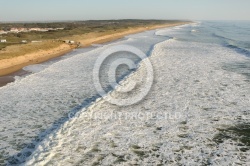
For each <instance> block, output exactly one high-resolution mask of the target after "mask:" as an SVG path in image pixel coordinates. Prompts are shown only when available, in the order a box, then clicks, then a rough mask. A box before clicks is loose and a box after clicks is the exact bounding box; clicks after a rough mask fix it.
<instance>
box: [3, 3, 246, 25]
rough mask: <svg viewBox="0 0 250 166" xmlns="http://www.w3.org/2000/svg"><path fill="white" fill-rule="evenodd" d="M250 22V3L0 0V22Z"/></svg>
mask: <svg viewBox="0 0 250 166" xmlns="http://www.w3.org/2000/svg"><path fill="white" fill-rule="evenodd" d="M108 19H185V20H250V0H0V21H57V20H108Z"/></svg>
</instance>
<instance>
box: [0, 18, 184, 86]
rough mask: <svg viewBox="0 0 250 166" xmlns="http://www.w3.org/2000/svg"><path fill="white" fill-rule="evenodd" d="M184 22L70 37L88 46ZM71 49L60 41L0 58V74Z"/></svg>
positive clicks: (56, 55)
mask: <svg viewBox="0 0 250 166" xmlns="http://www.w3.org/2000/svg"><path fill="white" fill-rule="evenodd" d="M185 23H186V22H183V23H175V24H165V25H156V26H151V27H138V28H133V29H132V28H131V29H129V30H127V29H126V30H119V31H113V32H108V33H106V34H105V33H104V34H96V33H95V32H93V33H88V34H86V35H75V36H72V39H74V40H75V41H78V42H80V43H81V47H89V46H91V45H92V44H101V43H106V42H110V41H113V40H117V39H120V38H123V37H124V36H126V35H130V34H135V33H139V32H143V31H147V30H153V29H158V28H166V27H172V26H177V25H182V24H185ZM7 49H8V48H7ZM73 49H75V47H74V46H70V45H68V44H64V43H62V44H60V45H59V46H58V47H55V48H53V49H49V50H43V49H40V50H38V51H36V52H32V53H28V54H25V55H23V56H17V57H14V58H10V59H1V60H0V76H7V75H9V74H11V73H13V72H16V71H18V70H20V69H22V68H23V67H25V66H28V65H32V64H38V63H42V62H45V61H48V60H50V59H52V58H55V57H59V56H62V55H64V54H65V53H67V52H70V51H72V50H73ZM0 55H1V51H0ZM6 78H7V77H6ZM8 80H10V79H8ZM11 80H12V79H11ZM6 81H7V80H5V79H4V78H2V82H4V83H6ZM7 82H8V81H7Z"/></svg>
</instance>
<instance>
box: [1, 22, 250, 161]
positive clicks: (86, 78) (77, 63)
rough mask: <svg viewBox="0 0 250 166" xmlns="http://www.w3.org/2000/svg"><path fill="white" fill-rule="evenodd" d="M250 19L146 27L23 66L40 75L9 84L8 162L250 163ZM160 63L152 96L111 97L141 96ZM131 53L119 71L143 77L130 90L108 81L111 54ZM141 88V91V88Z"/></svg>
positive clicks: (4, 153) (4, 96)
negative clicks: (124, 101) (123, 102)
mask: <svg viewBox="0 0 250 166" xmlns="http://www.w3.org/2000/svg"><path fill="white" fill-rule="evenodd" d="M249 39H250V22H247V21H235V22H232V21H200V22H195V23H192V24H187V25H182V26H178V27H172V28H166V29H159V30H152V31H147V32H143V33H139V34H134V35H129V36H126V37H125V38H124V39H122V40H119V41H115V42H110V43H107V44H103V45H94V46H93V47H91V48H88V49H78V50H75V52H74V53H71V55H69V56H66V57H65V58H62V59H60V60H58V61H55V62H53V63H49V62H48V63H46V64H40V65H32V66H28V67H26V68H24V70H27V71H29V72H32V74H30V75H28V76H25V77H16V81H15V82H13V83H10V84H7V85H6V86H4V87H1V88H0V100H1V105H0V121H1V123H0V165H1V164H4V163H5V164H7V165H20V164H23V165H46V164H48V165H77V164H78V165H94V164H97V165H98V164H100V165H112V164H113V165H122V164H123V165H129V164H132V165H133V164H139V165H157V164H163V165H176V164H181V165H229V164H232V163H234V164H243V165H247V164H249V163H250V132H249V131H250V123H249V120H250V119H249V118H250V117H249V114H250V109H249V108H250V86H249V85H250V84H249V82H250V59H249V58H250V40H249ZM119 45H127V46H133V47H134V48H136V49H139V50H140V51H142V52H143V53H144V54H145V55H146V56H148V58H147V59H149V61H150V62H151V64H152V67H153V76H154V79H153V84H152V87H150V90H149V92H148V94H147V95H145V96H144V97H143V99H142V100H141V101H139V102H137V103H135V104H133V105H129V106H118V105H114V104H112V103H110V102H108V101H111V99H112V98H129V97H131V96H134V95H136V93H137V92H138V91H142V90H141V89H140V88H141V87H143V85H142V84H144V83H145V80H147V77H145V75H144V74H145V72H146V69H147V66H146V67H145V65H143V64H142V61H143V60H142V61H141V59H140V58H138V57H137V56H136V55H134V54H131V53H128V52H124V51H123V52H120V53H114V54H112V55H111V56H110V59H108V60H107V61H105V63H104V65H103V66H102V68H101V71H100V75H99V76H100V82H101V86H102V87H103V88H104V89H105V91H106V92H107V95H106V96H105V97H104V98H105V99H103V98H102V97H101V95H100V94H99V93H98V92H97V90H96V87H95V86H94V85H95V81H94V80H93V70H94V67H95V63H96V61H97V60H98V58H99V57H100V55H101V54H102V53H103V52H104V51H105V50H109V48H110V47H115V46H119ZM124 58H128V59H130V60H131V61H133V62H135V63H136V64H137V65H138V68H136V69H133V70H130V69H129V68H128V67H126V66H121V67H120V68H119V69H118V70H117V72H116V78H117V79H119V80H120V81H121V84H122V82H124V84H130V83H131V82H133V81H137V85H136V87H137V88H136V90H137V91H136V90H135V91H132V92H131V93H126V94H123V95H121V92H120V91H119V89H116V88H112V86H111V85H110V82H109V75H108V73H109V67H110V65H109V63H110V62H112V61H114V60H116V59H124ZM138 89H139V90H138Z"/></svg>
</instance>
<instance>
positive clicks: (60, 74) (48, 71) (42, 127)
mask: <svg viewBox="0 0 250 166" xmlns="http://www.w3.org/2000/svg"><path fill="white" fill-rule="evenodd" d="M153 34H154V32H146V33H145V34H141V35H143V36H144V37H143V38H141V37H138V38H137V37H133V36H131V37H130V38H129V39H128V40H124V41H119V42H116V43H111V44H110V45H116V44H118V45H119V44H129V45H133V46H136V47H137V48H138V49H140V50H142V51H143V52H144V53H148V52H149V51H150V49H151V47H152V46H153V45H154V44H155V43H158V42H160V41H163V40H165V38H164V39H163V38H160V39H159V38H158V37H154V36H153ZM150 35H151V38H150V40H148V38H149V37H150ZM135 36H137V35H135ZM146 36H148V37H146ZM130 39H131V40H130ZM108 47H109V45H105V46H103V47H98V48H95V49H93V48H92V50H91V51H88V52H85V51H82V50H76V51H75V52H76V53H78V55H74V56H72V57H68V58H66V59H64V60H61V61H59V62H55V63H54V62H53V64H51V63H49V62H48V64H44V65H45V66H47V67H45V68H44V66H43V65H35V66H28V67H26V68H25V69H26V70H28V71H32V72H34V74H32V75H29V76H27V77H25V78H21V77H20V78H17V80H16V81H15V82H14V83H10V84H8V85H7V86H5V87H1V88H0V94H1V95H0V101H1V105H0V121H1V123H0V147H1V149H0V154H1V155H0V165H1V164H2V163H1V162H3V159H4V160H6V158H9V157H13V156H14V155H15V158H14V159H13V160H12V159H10V160H11V161H14V163H15V161H16V160H18V161H17V163H20V162H22V161H24V160H25V158H26V157H27V156H28V155H29V153H30V152H31V151H32V150H33V147H34V146H35V144H36V143H37V142H40V141H41V140H42V139H43V137H44V136H45V135H46V134H47V133H50V132H51V131H52V130H54V129H56V128H58V126H59V125H60V124H61V123H62V122H63V120H64V119H61V118H62V117H68V113H69V112H70V111H71V110H72V109H73V108H75V107H76V106H79V105H82V104H83V103H88V104H89V103H91V102H92V100H93V99H92V97H93V96H96V94H97V92H96V90H95V88H94V86H93V81H92V72H93V67H94V64H95V61H96V59H97V57H98V56H99V55H100V53H101V52H102V51H104V50H105V49H107V48H108ZM81 52H84V53H81ZM103 84H104V86H105V85H106V86H107V85H108V82H104V83H103ZM32 142H33V143H32ZM31 143H32V144H31ZM18 153H20V154H18ZM17 154H18V155H17Z"/></svg>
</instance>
